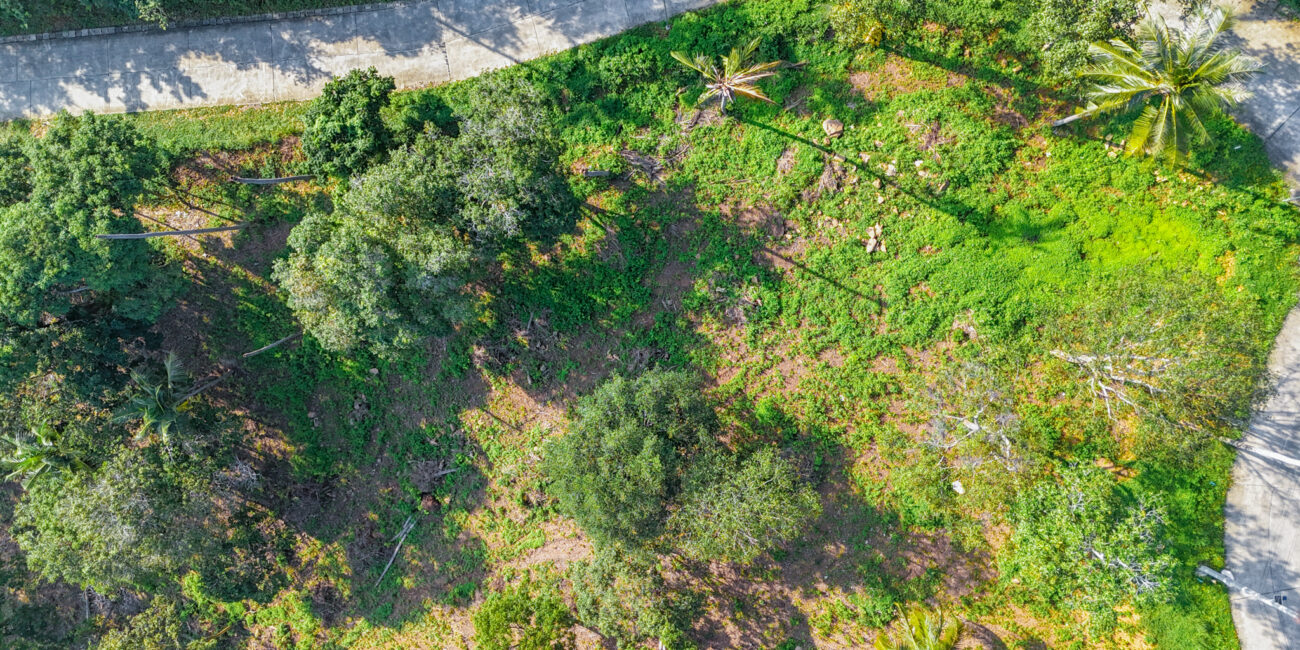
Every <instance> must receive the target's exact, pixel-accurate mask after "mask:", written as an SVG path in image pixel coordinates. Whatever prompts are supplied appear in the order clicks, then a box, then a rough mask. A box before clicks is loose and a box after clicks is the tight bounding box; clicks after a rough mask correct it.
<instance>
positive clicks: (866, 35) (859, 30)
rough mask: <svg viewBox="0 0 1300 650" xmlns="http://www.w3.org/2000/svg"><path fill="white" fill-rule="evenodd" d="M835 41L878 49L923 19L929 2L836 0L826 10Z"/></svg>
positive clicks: (920, 0)
mask: <svg viewBox="0 0 1300 650" xmlns="http://www.w3.org/2000/svg"><path fill="white" fill-rule="evenodd" d="M828 10H829V14H828V18H829V19H830V23H831V27H832V28H833V29H834V30H835V38H836V40H838V41H839V42H841V43H843V44H845V45H847V46H849V47H851V48H858V47H864V46H866V47H878V46H880V44H881V43H883V42H884V41H885V39H886V38H893V39H897V38H899V37H900V35H902V34H905V33H907V32H908V31H910V30H912V29H914V28H915V27H916V25H917V24H918V23H919V22H920V21H921V20H922V19H923V18H924V17H925V16H926V14H927V12H928V10H929V0H839V1H837V2H832V3H831V4H830V5H829V6H828Z"/></svg>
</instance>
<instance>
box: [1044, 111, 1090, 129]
mask: <svg viewBox="0 0 1300 650" xmlns="http://www.w3.org/2000/svg"><path fill="white" fill-rule="evenodd" d="M1091 115H1092V113H1090V112H1088V111H1084V112H1082V113H1075V114H1074V115H1071V116H1069V117H1066V118H1062V119H1059V120H1057V121H1055V122H1052V128H1053V129H1055V128H1056V127H1058V126H1065V125H1066V124H1069V123H1071V122H1074V121H1077V120H1081V119H1083V118H1085V117H1089V116H1091Z"/></svg>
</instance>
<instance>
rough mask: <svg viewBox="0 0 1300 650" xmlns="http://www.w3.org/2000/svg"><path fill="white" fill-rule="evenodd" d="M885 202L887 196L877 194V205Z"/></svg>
mask: <svg viewBox="0 0 1300 650" xmlns="http://www.w3.org/2000/svg"><path fill="white" fill-rule="evenodd" d="M884 202H885V197H883V196H881V195H879V194H877V195H876V205H880V204H881V203H884Z"/></svg>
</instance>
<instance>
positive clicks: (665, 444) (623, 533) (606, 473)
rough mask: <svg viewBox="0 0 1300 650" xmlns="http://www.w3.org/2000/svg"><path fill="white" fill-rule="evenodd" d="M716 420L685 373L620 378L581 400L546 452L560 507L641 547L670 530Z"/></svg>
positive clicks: (604, 538)
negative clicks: (694, 460) (688, 474)
mask: <svg viewBox="0 0 1300 650" xmlns="http://www.w3.org/2000/svg"><path fill="white" fill-rule="evenodd" d="M716 427H717V418H716V415H715V414H714V412H713V408H712V406H711V405H710V404H709V402H708V400H707V399H705V397H704V395H702V394H701V391H700V386H699V381H698V380H697V379H696V378H695V377H694V376H692V375H690V374H687V373H684V372H669V371H651V372H648V373H646V374H644V375H642V376H641V377H639V378H637V379H635V380H630V379H625V378H623V377H614V378H611V379H609V380H607V381H606V382H605V383H603V384H601V385H600V387H598V388H597V389H596V391H595V392H593V393H592V394H591V395H589V396H587V397H585V398H583V399H581V400H580V401H579V402H578V404H577V406H576V408H575V409H574V422H573V429H572V431H571V432H570V433H569V434H568V435H566V436H564V437H563V438H560V439H559V440H558V441H556V443H555V444H554V446H553V447H552V448H551V449H550V452H549V454H548V455H547V458H546V471H547V473H548V474H549V475H550V476H551V477H552V480H553V483H552V491H553V492H554V493H555V495H556V497H557V498H558V499H559V502H560V508H561V509H562V510H563V511H564V512H565V513H566V514H568V515H569V516H571V517H573V518H574V519H576V520H577V522H578V525H580V526H582V528H583V530H585V531H586V532H587V533H588V534H589V535H591V537H592V538H593V539H595V540H596V541H598V542H600V543H607V542H615V543H623V544H627V545H629V546H639V545H642V544H645V543H647V542H649V541H651V540H653V539H655V538H657V537H659V535H660V534H661V533H662V532H663V527H664V519H665V517H666V516H667V513H668V505H669V503H670V502H671V501H672V500H673V499H674V498H675V497H676V496H677V494H678V492H679V490H680V481H681V472H682V470H683V467H684V465H685V459H686V457H688V456H689V455H692V454H693V453H694V452H696V451H698V450H701V449H711V448H713V447H714V445H716V443H715V442H714V438H713V435H714V430H715V429H716Z"/></svg>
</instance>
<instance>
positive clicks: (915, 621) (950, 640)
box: [875, 607, 962, 650]
mask: <svg viewBox="0 0 1300 650" xmlns="http://www.w3.org/2000/svg"><path fill="white" fill-rule="evenodd" d="M899 614H900V615H901V616H900V618H901V620H900V622H899V627H900V628H901V629H900V630H898V632H896V633H893V632H891V633H889V634H879V635H877V636H876V643H875V646H876V648H877V650H952V649H953V648H955V647H957V637H959V636H960V635H961V628H962V623H961V621H959V620H956V619H951V618H948V617H946V616H944V614H943V612H942V611H933V612H932V611H930V610H926V609H922V608H920V607H914V608H912V609H910V610H908V612H907V613H906V614H904V613H903V612H901V611H900V612H899Z"/></svg>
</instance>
